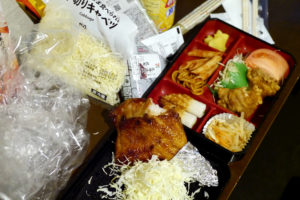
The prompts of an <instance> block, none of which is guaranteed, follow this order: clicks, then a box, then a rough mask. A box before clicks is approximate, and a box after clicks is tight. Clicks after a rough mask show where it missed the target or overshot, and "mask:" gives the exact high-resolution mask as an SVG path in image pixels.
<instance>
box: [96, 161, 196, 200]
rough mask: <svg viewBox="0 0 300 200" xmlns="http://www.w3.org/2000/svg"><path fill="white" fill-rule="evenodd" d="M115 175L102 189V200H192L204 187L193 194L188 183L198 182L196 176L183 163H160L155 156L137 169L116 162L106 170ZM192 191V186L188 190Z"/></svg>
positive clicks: (135, 164) (140, 163)
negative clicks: (105, 199) (185, 168)
mask: <svg viewBox="0 0 300 200" xmlns="http://www.w3.org/2000/svg"><path fill="white" fill-rule="evenodd" d="M106 168H109V170H110V174H109V175H110V176H115V177H114V178H113V180H112V182H111V183H110V185H104V186H99V188H98V190H97V191H98V192H100V193H101V195H100V197H101V198H107V199H114V200H124V199H129V200H155V199H159V200H171V199H176V200H192V199H194V196H195V194H197V193H199V192H200V188H199V189H198V190H196V191H195V192H194V193H192V194H191V195H189V191H188V190H187V188H186V187H185V183H186V184H188V185H189V184H190V183H191V182H195V180H194V178H193V175H194V173H191V172H187V171H185V170H184V167H183V162H182V161H181V160H179V159H176V158H173V159H172V160H170V161H167V160H163V161H160V160H159V159H158V157H157V156H152V158H151V159H150V160H149V161H148V162H141V161H137V162H135V163H134V165H133V166H130V165H129V164H127V165H125V164H124V165H118V164H115V161H114V159H113V161H112V162H111V163H109V164H108V165H106V166H105V167H104V170H105V169H106ZM188 188H189V187H188Z"/></svg>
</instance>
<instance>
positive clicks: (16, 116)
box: [0, 3, 89, 200]
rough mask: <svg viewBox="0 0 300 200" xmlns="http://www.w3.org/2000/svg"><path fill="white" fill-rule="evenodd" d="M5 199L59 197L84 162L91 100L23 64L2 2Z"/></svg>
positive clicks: (0, 154)
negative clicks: (18, 55) (15, 50)
mask: <svg viewBox="0 0 300 200" xmlns="http://www.w3.org/2000/svg"><path fill="white" fill-rule="evenodd" d="M0 32H1V34H0V41H1V42H0V49H1V51H0V58H1V59H0V61H1V63H0V119H1V120H0V138H1V140H0V163H1V164H0V177H1V178H0V199H1V200H27V199H43V200H48V199H49V200H50V199H55V197H56V196H57V194H58V192H59V191H60V190H61V189H62V188H63V187H64V186H65V184H66V182H67V181H68V179H69V177H70V175H71V173H72V171H73V170H74V169H75V168H77V167H78V166H79V165H80V164H81V163H82V161H83V158H84V156H85V153H86V151H87V146H88V141H89V136H88V134H87V133H86V132H85V130H84V128H85V125H86V120H87V111H88V108H89V101H88V99H87V98H86V97H84V96H83V95H82V93H81V92H80V91H79V90H77V89H75V88H74V87H71V86H69V85H67V84H65V83H64V82H62V81H60V80H59V79H58V78H57V77H54V76H52V75H50V74H48V73H44V72H37V71H35V70H33V69H32V68H31V67H29V66H27V65H23V64H22V63H21V67H19V65H18V62H17V60H16V57H15V55H14V51H13V50H14V48H13V45H12V44H11V42H10V40H9V34H8V29H7V27H6V25H5V22H4V20H3V18H2V17H1V3H0Z"/></svg>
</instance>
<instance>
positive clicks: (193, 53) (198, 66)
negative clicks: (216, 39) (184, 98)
mask: <svg viewBox="0 0 300 200" xmlns="http://www.w3.org/2000/svg"><path fill="white" fill-rule="evenodd" d="M223 57H224V54H223V53H222V52H219V51H216V50H212V49H211V48H210V47H208V46H204V45H202V44H198V43H195V42H192V43H190V45H189V46H188V47H187V48H186V49H185V50H184V51H183V53H182V55H181V56H180V57H179V58H178V59H177V60H176V61H175V63H174V64H173V66H172V67H171V68H170V70H169V71H168V72H167V74H166V75H165V78H166V79H169V80H171V81H172V82H174V83H175V84H177V85H180V86H181V87H184V88H187V89H188V90H189V91H190V92H191V93H192V94H194V95H197V96H204V97H205V98H207V99H209V100H210V101H213V98H212V95H211V93H210V91H209V89H208V87H207V83H208V82H209V81H210V79H211V76H212V75H213V74H214V72H215V71H216V70H218V69H219V68H220V65H219V63H220V62H222V60H223Z"/></svg>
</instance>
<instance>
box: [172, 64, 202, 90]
mask: <svg viewBox="0 0 300 200" xmlns="http://www.w3.org/2000/svg"><path fill="white" fill-rule="evenodd" d="M172 80H173V81H174V82H176V83H178V84H180V85H183V86H184V87H186V88H188V89H190V90H191V92H192V93H193V94H195V95H201V94H203V91H204V90H203V88H204V86H205V84H206V81H204V80H202V79H200V78H197V75H195V74H192V73H191V72H190V71H189V70H187V69H181V68H179V69H178V70H176V71H174V72H173V74H172Z"/></svg>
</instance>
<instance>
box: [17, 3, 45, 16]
mask: <svg viewBox="0 0 300 200" xmlns="http://www.w3.org/2000/svg"><path fill="white" fill-rule="evenodd" d="M17 2H18V3H19V4H20V5H21V6H22V7H24V8H25V7H26V8H27V9H29V10H30V11H31V12H33V13H34V15H35V16H36V17H38V18H39V19H40V18H41V17H42V16H43V11H44V9H45V3H44V2H43V1H42V0H17ZM26 8H25V9H26Z"/></svg>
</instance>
